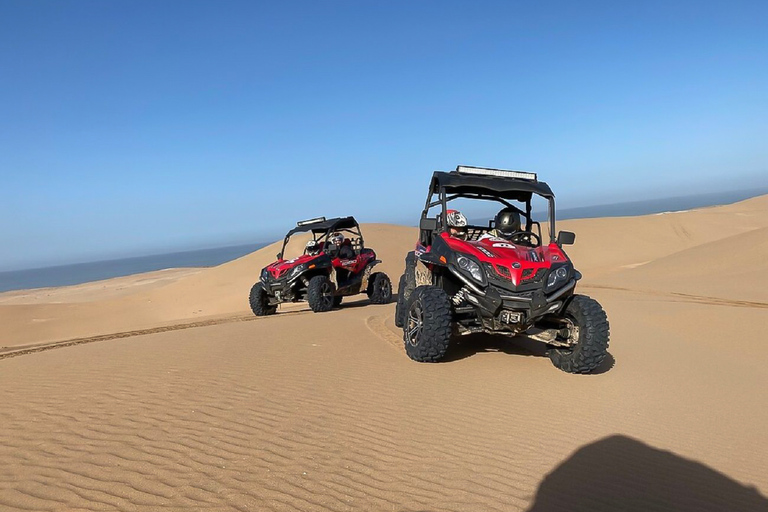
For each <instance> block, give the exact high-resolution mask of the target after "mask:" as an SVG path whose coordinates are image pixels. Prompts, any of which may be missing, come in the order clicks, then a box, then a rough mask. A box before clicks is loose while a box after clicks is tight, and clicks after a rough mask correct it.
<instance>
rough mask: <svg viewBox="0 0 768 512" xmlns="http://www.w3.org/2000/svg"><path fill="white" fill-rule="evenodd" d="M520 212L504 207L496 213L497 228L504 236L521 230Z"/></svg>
mask: <svg viewBox="0 0 768 512" xmlns="http://www.w3.org/2000/svg"><path fill="white" fill-rule="evenodd" d="M520 226H521V224H520V214H519V213H517V212H516V211H515V210H513V209H512V208H504V209H503V210H501V211H500V212H499V213H497V214H496V226H495V227H496V229H497V230H498V232H499V233H501V234H502V235H504V236H512V235H513V234H514V233H517V232H518V231H520Z"/></svg>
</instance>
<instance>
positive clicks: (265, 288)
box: [249, 217, 392, 316]
mask: <svg viewBox="0 0 768 512" xmlns="http://www.w3.org/2000/svg"><path fill="white" fill-rule="evenodd" d="M298 233H308V234H310V235H311V237H312V238H311V240H310V241H309V242H308V243H307V246H306V248H305V250H304V253H303V254H302V255H300V256H298V257H296V258H292V259H290V260H285V259H283V255H284V254H285V248H286V245H287V244H288V242H289V241H290V239H291V237H292V236H293V235H295V234H298ZM336 241H341V243H336ZM378 263H381V261H380V260H377V259H376V253H375V252H374V251H373V249H370V248H366V247H365V244H364V241H363V235H362V232H361V231H360V225H359V224H358V223H357V221H356V220H355V219H354V217H340V218H335V219H327V220H326V218H325V217H319V218H316V219H310V220H306V221H301V222H298V223H297V224H296V227H295V228H293V229H292V230H290V231H289V232H288V233H287V234H286V235H285V239H284V240H283V247H282V249H281V250H280V252H279V253H278V255H277V261H275V262H273V263H271V264H269V265H267V266H266V267H264V268H263V269H262V270H261V274H260V276H259V281H258V282H257V283H256V284H254V285H253V287H252V288H251V293H250V296H249V303H250V306H251V310H252V311H253V313H254V314H255V315H257V316H264V315H271V314H274V313H275V312H277V306H278V304H281V303H283V302H299V301H303V300H306V301H307V302H308V303H309V307H310V308H312V311H314V312H316V313H318V312H323V311H330V310H331V309H332V308H333V307H337V306H339V305H340V304H341V301H342V298H343V297H345V296H349V295H356V294H358V293H363V292H364V293H366V294H367V295H368V298H369V299H370V301H371V302H372V303H374V304H387V303H389V302H390V300H391V299H392V284H391V283H390V280H389V277H387V275H386V274H384V273H383V272H373V267H374V266H376V265H377V264H378Z"/></svg>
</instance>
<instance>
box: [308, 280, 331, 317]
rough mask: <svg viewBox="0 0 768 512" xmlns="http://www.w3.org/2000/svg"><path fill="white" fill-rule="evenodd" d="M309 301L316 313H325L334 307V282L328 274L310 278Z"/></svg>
mask: <svg viewBox="0 0 768 512" xmlns="http://www.w3.org/2000/svg"><path fill="white" fill-rule="evenodd" d="M307 302H309V307H310V308H312V311H314V312H315V313H323V312H325V311H330V310H331V309H332V308H333V302H334V301H333V283H331V280H330V279H328V276H322V275H321V276H315V277H313V278H312V279H310V280H309V286H308V287H307Z"/></svg>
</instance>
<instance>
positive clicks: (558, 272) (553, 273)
mask: <svg viewBox="0 0 768 512" xmlns="http://www.w3.org/2000/svg"><path fill="white" fill-rule="evenodd" d="M567 278H568V269H567V268H565V267H559V268H557V269H552V270H550V272H549V277H547V287H546V290H551V289H553V288H556V287H557V286H558V285H560V284H564V283H565V280H566V279H567Z"/></svg>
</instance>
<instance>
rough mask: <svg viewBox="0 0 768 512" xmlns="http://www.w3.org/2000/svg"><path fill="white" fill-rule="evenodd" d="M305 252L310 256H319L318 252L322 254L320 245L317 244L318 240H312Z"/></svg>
mask: <svg viewBox="0 0 768 512" xmlns="http://www.w3.org/2000/svg"><path fill="white" fill-rule="evenodd" d="M305 252H306V253H307V254H310V255H314V254H317V253H318V252H320V244H319V243H317V240H310V241H309V242H307V247H306V250H305Z"/></svg>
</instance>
